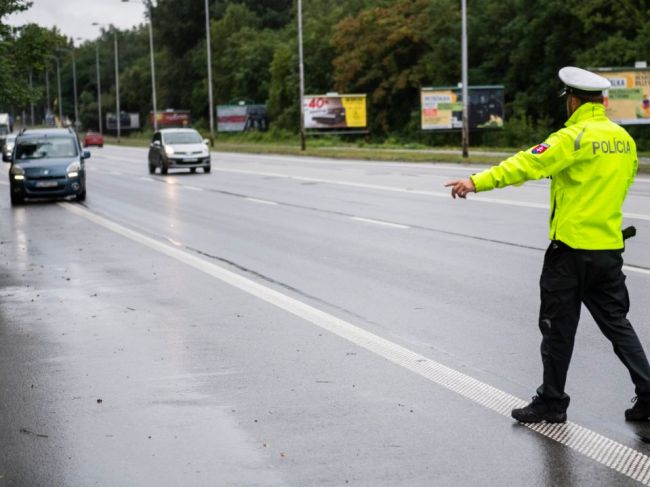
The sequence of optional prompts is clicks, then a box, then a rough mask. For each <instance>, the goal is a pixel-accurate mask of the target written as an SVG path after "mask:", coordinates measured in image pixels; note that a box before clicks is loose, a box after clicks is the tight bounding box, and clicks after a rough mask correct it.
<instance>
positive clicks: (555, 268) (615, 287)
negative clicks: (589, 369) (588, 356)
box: [537, 241, 650, 407]
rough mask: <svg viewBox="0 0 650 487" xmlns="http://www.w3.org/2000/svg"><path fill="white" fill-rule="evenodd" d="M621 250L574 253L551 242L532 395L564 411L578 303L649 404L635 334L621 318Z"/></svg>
mask: <svg viewBox="0 0 650 487" xmlns="http://www.w3.org/2000/svg"><path fill="white" fill-rule="evenodd" d="M621 254H622V251H621V250H578V249H572V248H570V247H568V246H567V245H565V244H563V243H562V242H559V241H553V242H551V245H550V246H549V247H548V249H547V250H546V254H545V256H544V267H543V269H542V276H541V278H540V290H541V301H542V303H541V308H540V312H539V328H540V330H541V332H542V346H541V352H542V363H543V365H544V382H543V383H542V385H541V386H540V387H539V388H538V389H537V394H538V395H539V396H540V397H541V398H542V399H545V400H547V401H550V402H556V403H558V404H560V405H563V406H564V407H566V406H568V404H569V396H568V395H567V394H566V393H565V392H564V386H565V384H566V377H567V371H568V369H569V363H570V362H571V354H572V353H573V343H574V339H575V334H576V330H577V328H578V321H579V320H580V308H581V304H582V303H584V304H585V306H586V307H587V309H588V310H589V312H590V313H591V315H592V316H593V317H594V320H595V321H596V323H597V324H598V327H599V328H600V331H601V332H602V333H603V334H604V335H605V336H606V337H607V338H608V339H609V340H610V341H611V342H612V345H613V346H614V353H616V355H617V356H618V358H619V359H620V360H621V362H623V365H625V367H627V370H628V371H629V373H630V377H631V378H632V382H634V385H635V387H636V389H635V390H636V395H637V396H638V397H639V399H642V400H647V401H650V365H648V359H647V358H646V354H645V352H644V351H643V346H642V345H641V342H639V338H638V337H637V335H636V332H635V331H634V329H633V328H632V325H631V324H630V322H629V321H628V320H627V313H628V311H629V308H630V300H629V296H628V292H627V287H626V286H625V275H624V274H623V271H622V267H623V257H622V255H621Z"/></svg>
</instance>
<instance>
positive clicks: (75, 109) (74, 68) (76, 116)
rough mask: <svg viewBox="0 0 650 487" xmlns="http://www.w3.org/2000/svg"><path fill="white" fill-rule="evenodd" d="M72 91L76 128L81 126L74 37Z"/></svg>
mask: <svg viewBox="0 0 650 487" xmlns="http://www.w3.org/2000/svg"><path fill="white" fill-rule="evenodd" d="M70 52H71V53H72V91H73V94H74V128H75V130H77V129H78V128H79V105H78V104H77V59H76V55H75V47H74V39H73V40H72V50H71V51H70Z"/></svg>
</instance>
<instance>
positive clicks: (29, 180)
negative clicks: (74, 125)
mask: <svg viewBox="0 0 650 487" xmlns="http://www.w3.org/2000/svg"><path fill="white" fill-rule="evenodd" d="M89 157H90V152H88V151H82V149H81V146H80V144H79V139H78V138H77V135H76V134H75V133H74V131H73V130H72V129H38V130H24V131H23V132H21V133H20V134H18V136H17V137H16V141H15V145H14V148H13V151H12V153H11V156H10V157H6V156H5V155H3V158H2V159H3V161H5V162H10V163H11V166H10V168H9V187H10V194H11V204H12V205H18V204H21V203H23V202H24V201H25V199H26V198H65V197H71V196H73V197H74V198H75V199H76V200H77V201H84V200H85V199H86V171H85V163H84V161H85V160H86V159H88V158H89Z"/></svg>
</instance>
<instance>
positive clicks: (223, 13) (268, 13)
mask: <svg viewBox="0 0 650 487" xmlns="http://www.w3.org/2000/svg"><path fill="white" fill-rule="evenodd" d="M29 3H30V2H27V1H25V0H0V110H3V111H4V110H6V109H7V108H8V107H15V108H16V109H18V108H19V107H21V106H22V107H24V106H25V104H27V103H29V102H34V101H36V102H37V104H38V105H40V106H44V105H45V101H44V89H43V87H44V81H45V70H46V69H47V70H48V71H49V76H50V84H51V86H50V88H51V103H50V105H53V103H54V101H53V100H54V99H55V98H56V96H55V77H54V76H53V73H54V72H53V62H52V59H51V56H52V55H57V56H58V57H59V59H60V61H61V77H62V80H61V81H62V91H63V94H62V95H63V96H62V98H63V108H64V111H65V113H66V114H71V113H72V110H73V93H72V67H71V62H72V56H71V55H70V54H69V53H62V52H60V51H59V49H60V48H62V47H63V48H66V49H70V48H71V47H72V46H71V43H70V41H68V40H67V39H65V38H63V37H62V36H61V35H60V33H58V32H57V31H55V30H48V29H43V28H41V27H38V26H35V25H28V26H24V27H23V28H22V29H19V30H14V29H10V28H8V27H7V26H6V25H3V24H2V19H3V18H4V16H6V15H7V14H8V13H10V12H12V11H17V10H21V9H25V8H28V6H29ZM118 4H119V2H118ZM209 5H210V33H211V39H212V45H211V50H212V66H213V72H212V78H213V90H214V99H215V104H222V103H232V102H236V101H239V100H246V101H247V102H256V103H266V104H267V107H268V113H269V117H270V121H271V130H270V132H268V133H267V134H250V135H245V136H243V137H249V138H254V139H260V141H263V142H264V141H269V140H271V139H269V138H272V137H278V138H280V139H282V140H289V139H291V140H292V141H295V140H296V139H295V134H296V133H297V131H298V126H299V120H300V117H299V113H300V112H299V101H298V97H299V87H298V86H299V79H298V42H297V38H298V33H297V22H296V20H297V19H296V5H297V1H296V0H265V1H259V0H210V2H209ZM302 5H303V37H304V67H305V91H306V93H307V94H318V93H325V92H328V91H339V92H353V93H366V94H367V95H368V120H369V125H370V126H369V128H370V131H371V133H370V134H369V136H368V137H364V138H362V139H355V141H359V142H360V143H362V144H368V143H374V142H384V141H386V140H388V141H393V142H395V143H399V144H424V145H458V144H459V142H460V135H459V134H458V133H435V134H432V133H423V132H421V130H420V114H419V90H420V88H421V87H423V86H436V85H456V84H457V83H458V82H459V81H460V78H461V72H460V5H459V2H458V1H457V0H346V1H344V2H342V1H340V0H302ZM649 14H650V6H649V5H647V2H645V1H635V0H625V1H620V2H611V1H610V0H543V1H542V0H473V1H472V2H469V10H468V23H469V25H468V32H469V67H470V73H469V79H470V84H472V85H481V84H503V85H505V90H506V91H505V97H506V123H505V126H504V128H503V130H498V131H491V132H481V133H479V132H477V133H472V134H471V136H470V140H471V142H472V144H488V145H497V146H518V147H525V146H528V145H532V144H535V143H537V142H539V141H540V140H542V139H543V138H544V137H545V136H546V135H547V134H548V132H549V131H552V130H554V129H557V128H559V127H560V126H561V124H562V123H563V122H564V120H565V118H566V114H565V108H564V104H563V103H562V101H561V100H559V99H558V97H557V94H558V91H559V90H560V88H561V84H560V82H559V80H558V79H557V71H558V69H559V68H560V67H562V66H565V65H578V66H583V67H599V66H632V65H633V63H634V61H636V60H650V59H649V58H650V23H648V22H647V21H646V19H647V18H648V15H649ZM151 17H152V20H153V32H154V44H155V51H156V52H155V62H156V88H157V98H158V109H164V108H168V107H169V108H172V107H173V108H176V109H190V110H191V111H192V116H193V119H194V121H195V124H196V125H197V126H198V127H199V128H202V129H204V130H208V125H209V124H208V114H209V110H210V109H211V108H210V107H208V80H207V79H208V77H207V62H206V51H207V49H206V31H205V29H206V24H205V12H204V3H203V2H201V1H191V2H190V1H182V2H181V1H178V0H157V1H155V2H153V6H152V16H151ZM118 41H119V63H120V74H119V76H120V83H121V90H120V91H121V99H122V100H121V105H122V108H123V109H124V110H126V111H133V112H138V113H140V117H141V120H142V121H143V122H144V121H145V120H147V119H148V114H149V111H150V110H151V73H150V66H149V39H148V26H146V25H141V26H138V27H136V28H134V29H131V30H128V31H120V32H119V33H118ZM96 50H98V53H99V68H100V81H101V87H102V94H103V95H102V104H103V107H102V108H103V110H104V113H105V112H106V111H114V107H115V71H114V64H113V63H114V47H113V31H112V30H108V31H102V32H101V33H100V36H99V38H98V39H97V40H95V41H91V42H86V43H84V44H83V45H82V46H78V48H76V49H75V59H76V65H77V85H78V92H79V109H80V118H81V119H82V121H83V123H84V125H88V126H95V125H96V124H97V114H96V113H97V101H96V100H97V74H96V66H95V56H96ZM30 72H31V73H32V76H33V79H34V86H35V88H34V89H31V90H30V89H28V88H27V84H26V79H27V76H28V74H29V73H30ZM648 128H649V127H638V128H632V129H630V132H632V133H633V135H634V136H635V137H636V138H637V140H638V144H639V147H643V148H650V130H648ZM331 140H334V139H329V138H325V139H317V142H316V141H314V142H312V143H313V144H316V145H319V144H324V145H327V144H328V143H330V141H331ZM344 140H347V139H344Z"/></svg>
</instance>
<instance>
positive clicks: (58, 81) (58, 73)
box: [52, 56, 63, 124]
mask: <svg viewBox="0 0 650 487" xmlns="http://www.w3.org/2000/svg"><path fill="white" fill-rule="evenodd" d="M52 57H53V58H54V61H55V62H56V87H57V93H58V96H59V99H58V104H59V123H60V124H63V103H62V99H61V66H60V65H59V58H58V57H56V56H52Z"/></svg>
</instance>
